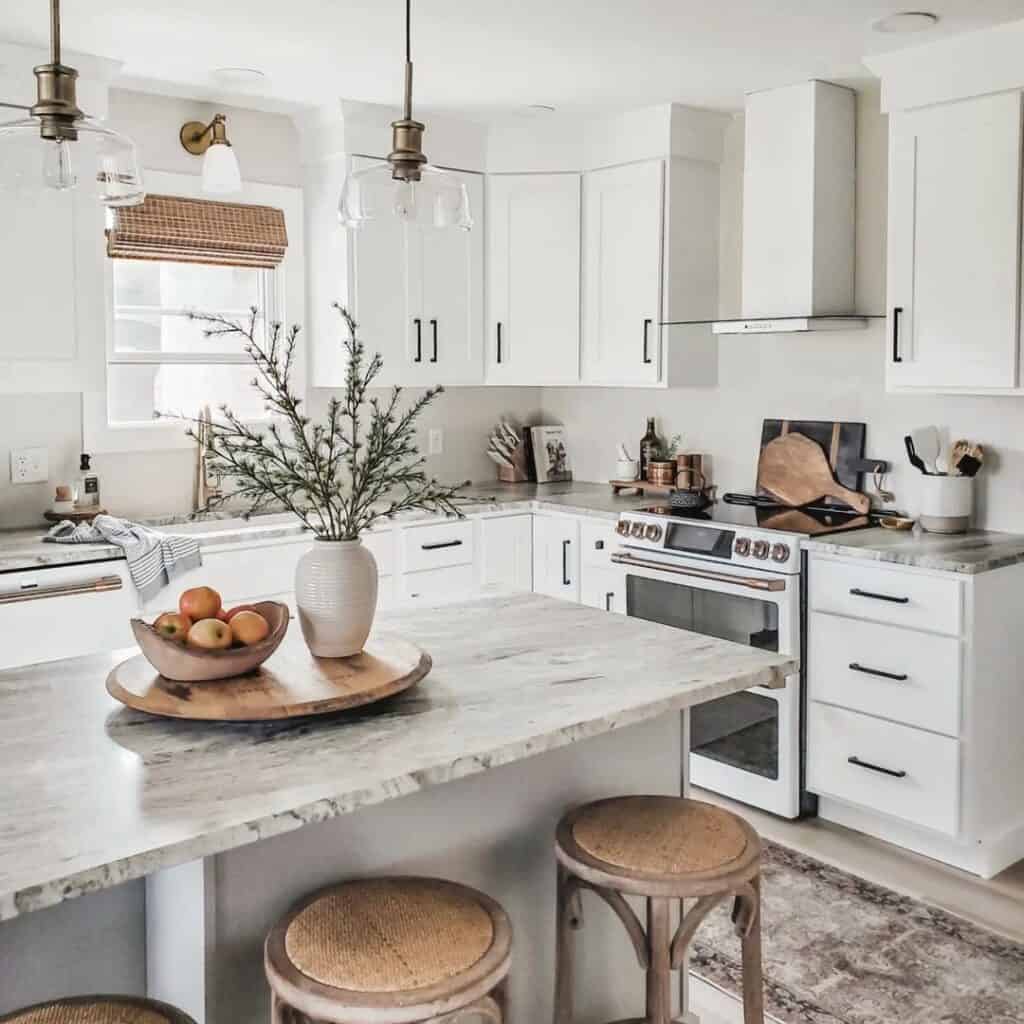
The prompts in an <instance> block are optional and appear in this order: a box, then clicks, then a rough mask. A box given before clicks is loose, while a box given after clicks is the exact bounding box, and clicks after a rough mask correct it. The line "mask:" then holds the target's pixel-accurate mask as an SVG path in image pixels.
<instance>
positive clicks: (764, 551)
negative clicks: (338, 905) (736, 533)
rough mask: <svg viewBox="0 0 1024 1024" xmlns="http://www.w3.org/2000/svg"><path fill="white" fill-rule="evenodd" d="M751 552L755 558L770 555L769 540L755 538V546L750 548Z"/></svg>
mask: <svg viewBox="0 0 1024 1024" xmlns="http://www.w3.org/2000/svg"><path fill="white" fill-rule="evenodd" d="M750 553H751V554H752V555H753V556H754V557H755V558H767V557H768V541H766V540H755V541H754V544H753V546H752V547H751V549H750Z"/></svg>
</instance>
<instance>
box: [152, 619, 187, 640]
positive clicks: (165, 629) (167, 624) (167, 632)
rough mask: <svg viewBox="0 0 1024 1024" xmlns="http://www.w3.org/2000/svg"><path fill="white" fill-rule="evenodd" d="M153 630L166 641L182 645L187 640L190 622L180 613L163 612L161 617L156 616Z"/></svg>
mask: <svg viewBox="0 0 1024 1024" xmlns="http://www.w3.org/2000/svg"><path fill="white" fill-rule="evenodd" d="M153 628H154V629H155V630H156V631H157V632H158V633H159V634H160V635H161V636H164V637H167V639H168V640H174V641H176V642H177V643H179V644H183V643H185V641H186V640H187V639H188V631H189V630H190V629H191V628H192V620H191V619H190V618H189V617H188V616H187V615H182V614H181V612H164V613H163V615H159V616H157V619H156V621H155V622H154V623H153Z"/></svg>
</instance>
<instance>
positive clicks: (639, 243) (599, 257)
mask: <svg viewBox="0 0 1024 1024" xmlns="http://www.w3.org/2000/svg"><path fill="white" fill-rule="evenodd" d="M664 212H665V164H664V161H662V160H648V161H644V162H642V163H635V164H626V165H624V166H621V167H610V168H605V169H602V170H597V171H591V172H589V173H587V174H585V175H584V176H583V372H584V376H585V378H586V379H587V380H588V381H592V382H595V383H604V384H655V383H657V382H658V380H659V378H660V375H661V355H662V353H661V332H662V328H661V321H662V255H663V254H662V245H663V222H664Z"/></svg>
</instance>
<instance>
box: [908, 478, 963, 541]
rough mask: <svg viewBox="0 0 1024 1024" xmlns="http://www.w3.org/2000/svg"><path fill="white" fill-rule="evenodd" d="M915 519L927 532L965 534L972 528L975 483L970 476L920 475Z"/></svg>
mask: <svg viewBox="0 0 1024 1024" xmlns="http://www.w3.org/2000/svg"><path fill="white" fill-rule="evenodd" d="M920 481H921V506H920V511H919V514H918V518H919V520H920V522H921V526H922V528H923V529H925V530H927V531H928V532H929V533H965V532H966V531H967V528H968V527H969V526H970V525H971V511H972V509H973V507H974V480H973V478H972V477H969V476H922V477H920Z"/></svg>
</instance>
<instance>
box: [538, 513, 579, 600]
mask: <svg viewBox="0 0 1024 1024" xmlns="http://www.w3.org/2000/svg"><path fill="white" fill-rule="evenodd" d="M533 590H534V593H537V594H546V595H547V596H548V597H558V598H562V599H563V600H565V601H579V599H580V524H579V521H578V520H577V519H575V518H573V517H572V516H554V515H544V514H537V515H534V517H533Z"/></svg>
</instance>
